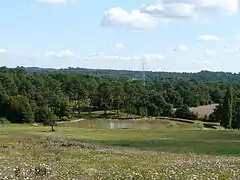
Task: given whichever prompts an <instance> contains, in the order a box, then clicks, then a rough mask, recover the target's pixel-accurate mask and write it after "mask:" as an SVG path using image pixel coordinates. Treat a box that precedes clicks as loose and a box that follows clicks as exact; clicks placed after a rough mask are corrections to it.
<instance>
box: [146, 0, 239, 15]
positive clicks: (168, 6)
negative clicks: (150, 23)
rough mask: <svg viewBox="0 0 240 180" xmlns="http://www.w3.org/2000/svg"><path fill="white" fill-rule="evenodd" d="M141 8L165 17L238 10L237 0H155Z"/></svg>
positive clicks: (232, 12)
mask: <svg viewBox="0 0 240 180" xmlns="http://www.w3.org/2000/svg"><path fill="white" fill-rule="evenodd" d="M142 10H143V11H144V12H147V13H149V14H151V15H153V16H157V17H165V18H190V17H196V16H198V17H201V16H207V17H211V16H215V15H232V14H235V13H237V11H238V0H156V1H155V2H154V3H149V4H147V5H142Z"/></svg>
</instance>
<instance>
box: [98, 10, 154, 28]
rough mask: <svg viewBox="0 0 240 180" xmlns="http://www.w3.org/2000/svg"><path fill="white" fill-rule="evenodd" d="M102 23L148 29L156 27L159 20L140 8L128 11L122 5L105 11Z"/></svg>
mask: <svg viewBox="0 0 240 180" xmlns="http://www.w3.org/2000/svg"><path fill="white" fill-rule="evenodd" d="M102 25H104V26H109V25H110V26H116V27H122V28H125V29H130V30H146V29H150V28H152V27H156V26H157V25H158V20H157V19H156V18H154V17H153V16H151V15H149V14H146V13H142V12H140V11H139V10H133V11H131V12H127V11H125V10H124V9H122V8H120V7H115V8H111V9H109V10H107V11H105V13H104V18H103V21H102Z"/></svg>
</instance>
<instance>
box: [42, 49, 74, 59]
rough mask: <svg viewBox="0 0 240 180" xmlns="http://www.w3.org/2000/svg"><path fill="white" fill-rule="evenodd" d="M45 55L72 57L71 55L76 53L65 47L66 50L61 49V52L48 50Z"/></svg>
mask: <svg viewBox="0 0 240 180" xmlns="http://www.w3.org/2000/svg"><path fill="white" fill-rule="evenodd" d="M45 55H46V56H48V57H57V58H62V57H71V56H74V55H75V54H74V53H73V52H71V51H70V50H68V49H65V50H61V51H59V52H53V51H49V52H46V53H45Z"/></svg>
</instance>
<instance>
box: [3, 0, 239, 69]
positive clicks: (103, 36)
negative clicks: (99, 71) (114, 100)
mask: <svg viewBox="0 0 240 180" xmlns="http://www.w3.org/2000/svg"><path fill="white" fill-rule="evenodd" d="M238 3H239V2H238V0H155V1H154V0H21V1H20V0H1V1H0V66H7V67H15V66H18V65H23V66H39V67H55V68H62V67H84V68H104V69H131V70H139V69H141V68H142V63H143V62H144V63H145V64H146V69H147V70H153V71H188V72H189V71H200V70H213V71H232V72H239V71H240V15H239V7H238Z"/></svg>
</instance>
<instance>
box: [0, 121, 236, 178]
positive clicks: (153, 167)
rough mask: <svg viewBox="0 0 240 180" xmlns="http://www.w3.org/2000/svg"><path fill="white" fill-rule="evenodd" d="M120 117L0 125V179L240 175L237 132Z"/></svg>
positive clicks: (190, 124) (179, 123) (216, 176)
mask: <svg viewBox="0 0 240 180" xmlns="http://www.w3.org/2000/svg"><path fill="white" fill-rule="evenodd" d="M123 122H124V121H108V120H103V121H97V120H88V121H80V122H76V123H70V124H69V123H67V124H59V125H58V126H57V127H56V128H55V129H56V132H50V127H43V126H32V125H14V124H12V125H0V127H1V129H0V151H1V153H0V159H1V160H0V179H39V180H40V179H56V180H59V179H93V180H95V179H111V180H112V179H117V180H118V179H150V180H151V179H184V180H185V179H186V180H187V179H222V180H223V179H226V180H227V179H240V132H238V131H225V130H214V129H205V128H203V127H202V126H201V124H200V123H197V124H198V125H196V124H195V123H194V124H193V123H186V122H185V123H184V122H172V121H168V120H151V121H149V120H144V121H143V120H142V122H140V121H133V122H128V121H127V122H125V124H124V123H123ZM128 123H130V125H129V124H128ZM134 123H135V126H133V124H134ZM146 127H147V128H146Z"/></svg>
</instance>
